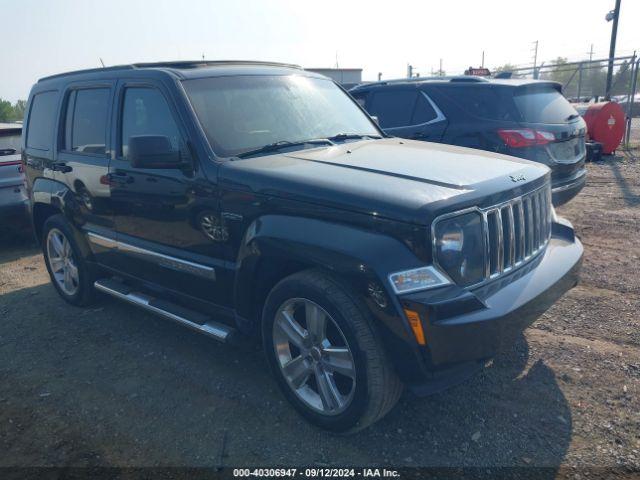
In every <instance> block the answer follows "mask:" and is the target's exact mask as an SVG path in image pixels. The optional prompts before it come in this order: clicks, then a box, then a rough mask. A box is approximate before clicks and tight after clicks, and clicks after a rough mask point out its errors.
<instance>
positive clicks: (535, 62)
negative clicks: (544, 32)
mask: <svg viewBox="0 0 640 480" xmlns="http://www.w3.org/2000/svg"><path fill="white" fill-rule="evenodd" d="M533 43H534V45H535V47H533V78H535V79H537V78H538V40H536V41H535V42H533Z"/></svg>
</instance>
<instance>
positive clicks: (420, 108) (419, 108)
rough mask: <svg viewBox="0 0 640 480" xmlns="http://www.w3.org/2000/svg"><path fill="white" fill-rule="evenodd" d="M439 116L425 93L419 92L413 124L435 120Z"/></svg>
mask: <svg viewBox="0 0 640 480" xmlns="http://www.w3.org/2000/svg"><path fill="white" fill-rule="evenodd" d="M437 117H438V114H437V113H436V111H435V110H434V108H433V106H431V103H430V102H429V100H427V97H426V96H425V94H424V93H422V92H420V93H419V94H418V99H417V100H416V107H415V110H414V111H413V118H412V120H411V124H412V125H420V124H421V123H427V122H430V121H431V120H435V119H436V118H437Z"/></svg>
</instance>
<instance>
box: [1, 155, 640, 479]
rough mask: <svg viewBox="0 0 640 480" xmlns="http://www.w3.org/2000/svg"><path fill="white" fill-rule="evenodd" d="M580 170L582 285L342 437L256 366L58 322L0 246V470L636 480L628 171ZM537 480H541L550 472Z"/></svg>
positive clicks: (162, 328) (164, 333)
mask: <svg viewBox="0 0 640 480" xmlns="http://www.w3.org/2000/svg"><path fill="white" fill-rule="evenodd" d="M635 155H636V156H635V158H634V156H633V155H631V154H626V155H624V156H620V157H617V158H615V159H614V160H609V161H607V162H605V163H601V164H593V165H589V181H588V185H587V187H586V188H585V190H584V191H583V193H582V194H581V195H580V196H579V197H578V198H577V199H576V200H575V201H573V202H572V203H571V204H570V205H569V206H568V207H564V208H562V209H561V210H560V213H561V214H562V215H563V216H566V217H568V218H569V219H570V220H571V221H572V222H573V223H574V224H575V226H576V228H577V230H578V232H579V234H580V236H581V237H582V239H583V242H584V245H585V250H586V258H585V264H584V272H583V281H582V284H581V285H580V286H578V287H577V288H575V289H574V290H573V291H571V292H570V293H569V294H568V295H566V296H565V297H564V298H563V299H562V300H561V301H560V302H559V303H558V304H556V305H555V306H554V307H553V308H552V309H551V310H550V311H549V312H548V313H547V314H545V316H544V317H543V318H541V319H540V320H539V321H538V322H537V323H535V324H534V326H533V328H531V329H529V330H527V331H526V332H525V335H524V336H523V337H522V338H521V339H520V341H519V343H518V344H517V345H516V346H515V347H514V348H513V349H511V350H510V351H507V352H505V353H504V354H503V355H501V356H500V357H498V358H496V359H495V361H494V362H493V364H492V365H491V366H490V367H489V368H487V369H486V370H485V371H484V372H482V373H481V374H480V375H478V376H477V377H475V378H474V379H472V380H471V381H469V382H467V383H466V384H464V385H461V386H458V387H455V388H453V389H451V390H449V391H447V392H445V393H442V394H438V395H435V396H432V397H429V398H416V397H413V396H411V395H410V394H405V395H404V397H403V398H402V400H401V402H400V403H399V405H398V407H397V408H396V409H395V410H393V411H392V412H391V413H390V414H389V415H388V416H387V417H385V418H384V419H383V420H382V421H381V422H379V423H378V424H376V425H374V426H373V427H372V428H369V429H368V430H365V431H363V432H361V433H359V434H357V435H355V436H351V437H341V436H335V435H331V434H327V433H324V432H322V431H319V430H317V429H315V428H313V427H311V426H309V425H308V424H307V423H305V422H304V421H303V420H302V419H301V418H300V417H299V416H298V415H297V414H296V413H295V411H294V410H293V409H292V408H290V407H289V406H288V404H287V403H286V402H285V401H284V399H283V397H282V396H281V395H280V393H279V392H278V390H277V389H276V386H275V384H274V382H273V381H272V380H271V378H270V376H269V373H268V371H267V366H266V364H265V362H264V360H263V357H262V354H261V353H260V352H255V353H247V352H242V351H238V350H235V349H233V348H231V347H228V346H225V345H220V344H218V343H216V342H215V341H213V340H209V339H207V338H205V337H202V336H199V335H198V334H196V333H193V332H191V331H189V330H188V329H185V328H182V327H179V326H177V325H175V324H173V323H171V322H168V321H164V320H162V319H159V318H156V317H154V316H152V315H149V314H146V313H143V312H141V311H140V310H138V309H136V308H134V307H131V306H128V305H125V304H122V303H118V302H117V301H115V300H110V299H103V300H101V301H100V303H99V304H98V305H97V306H96V307H93V308H91V309H79V308H74V307H71V306H69V305H67V304H65V303H64V302H63V301H62V300H61V299H59V298H58V296H57V295H56V293H55V291H54V289H53V287H52V286H51V285H50V284H49V279H48V276H47V274H46V271H45V268H44V265H43V261H42V256H41V254H40V252H39V251H38V249H37V248H36V247H34V246H28V245H27V244H28V240H25V239H24V238H15V237H11V236H8V235H6V234H5V236H4V237H5V238H3V240H2V243H1V244H0V467H2V466H34V465H38V466H49V465H55V466H95V465H98V466H100V465H109V466H169V465H170V466H182V465H188V466H269V465H283V464H284V465H310V464H313V465H325V466H328V465H352V466H354V465H361V466H371V465H386V466H417V465H420V466H524V467H527V466H529V467H532V466H548V467H553V468H555V467H559V466H598V467H620V466H624V467H628V468H636V469H637V468H640V428H639V423H640V414H639V412H640V400H639V398H638V394H639V393H640V329H639V328H638V326H639V325H638V324H639V323H640V318H639V315H638V310H639V308H640V281H639V280H638V276H639V275H640V271H639V269H638V263H639V261H638V260H639V257H640V236H639V235H638V230H639V225H640V159H639V158H637V157H638V152H637V151H636V152H635ZM550 472H551V474H553V473H554V470H553V469H552V470H550Z"/></svg>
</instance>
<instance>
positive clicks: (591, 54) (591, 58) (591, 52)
mask: <svg viewBox="0 0 640 480" xmlns="http://www.w3.org/2000/svg"><path fill="white" fill-rule="evenodd" d="M587 53H588V54H589V62H592V61H593V43H592V44H591V49H590V50H589V51H588V52H587Z"/></svg>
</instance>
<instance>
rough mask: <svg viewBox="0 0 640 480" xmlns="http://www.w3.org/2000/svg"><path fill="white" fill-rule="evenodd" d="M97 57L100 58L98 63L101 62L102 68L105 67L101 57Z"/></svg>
mask: <svg viewBox="0 0 640 480" xmlns="http://www.w3.org/2000/svg"><path fill="white" fill-rule="evenodd" d="M98 58H100V63H101V64H102V68H106V67H105V65H104V62H103V61H102V57H98Z"/></svg>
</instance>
